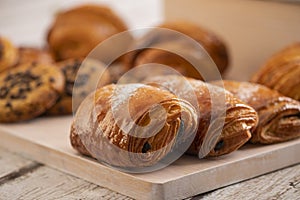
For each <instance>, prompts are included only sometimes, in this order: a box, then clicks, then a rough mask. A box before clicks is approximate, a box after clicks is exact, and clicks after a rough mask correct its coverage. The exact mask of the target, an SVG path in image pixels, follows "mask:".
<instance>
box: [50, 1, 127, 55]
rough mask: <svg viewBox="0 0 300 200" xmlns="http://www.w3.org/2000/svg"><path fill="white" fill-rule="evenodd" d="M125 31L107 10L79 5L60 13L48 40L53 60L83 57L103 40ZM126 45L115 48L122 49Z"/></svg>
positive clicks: (122, 25) (125, 28)
mask: <svg viewBox="0 0 300 200" xmlns="http://www.w3.org/2000/svg"><path fill="white" fill-rule="evenodd" d="M126 30H127V27H126V25H125V24H124V22H123V21H122V20H121V19H120V18H119V17H118V16H117V14H116V13H114V12H113V11H112V10H111V9H109V8H108V7H105V6H99V5H82V6H79V7H75V8H72V9H70V10H66V11H63V12H60V13H59V14H58V15H57V16H56V18H55V21H54V23H53V25H52V26H51V28H50V30H49V32H48V37H47V40H48V45H49V48H50V51H51V52H52V53H53V54H54V56H55V58H56V60H65V59H68V58H82V57H85V56H87V55H88V53H90V51H91V50H92V49H93V48H94V47H96V46H97V45H98V44H99V43H101V42H102V41H104V40H105V39H107V38H109V37H110V36H112V35H114V34H116V33H120V32H123V31H126ZM127 42H128V41H124V44H121V43H118V44H116V45H115V46H117V47H118V48H124V47H123V46H124V45H125V46H126V45H127ZM111 48H113V46H112V47H111ZM126 48H127V46H126Z"/></svg>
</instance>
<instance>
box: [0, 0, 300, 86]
mask: <svg viewBox="0 0 300 200" xmlns="http://www.w3.org/2000/svg"><path fill="white" fill-rule="evenodd" d="M83 3H97V4H104V5H108V6H109V7H111V8H112V9H113V10H114V11H116V13H118V15H119V16H121V17H122V19H123V20H124V21H125V22H126V23H127V25H128V26H129V28H142V27H149V26H155V25H157V24H159V23H160V22H162V21H163V20H168V21H170V20H175V19H186V20H189V21H192V22H196V23H197V24H199V25H201V26H203V27H205V28H207V29H209V30H211V31H213V32H214V33H216V34H217V35H218V36H220V37H221V38H222V39H224V41H225V43H226V45H227V47H228V50H229V54H230V64H229V66H230V68H229V69H228V70H226V74H225V75H226V76H225V77H226V78H227V79H235V80H249V78H250V77H251V76H252V74H253V73H254V72H255V71H257V69H259V68H260V66H261V65H262V64H263V63H264V62H265V61H266V60H267V59H268V58H269V57H270V56H271V55H273V54H274V53H275V52H277V51H279V50H280V49H282V48H284V47H285V46H287V45H290V44H291V43H294V42H296V41H300V26H299V24H300V2H299V1H290V0H288V1H286V0H276V1H274V0H226V1H218V0H185V1H182V0H97V1H82V0H64V1H60V0H51V1H50V0H46V1H39V0H23V1H18V0H0V35H3V36H6V37H8V38H10V39H11V40H12V41H13V43H15V44H16V45H30V46H44V44H45V43H46V42H45V37H46V33H47V31H48V28H49V26H50V24H51V21H52V20H53V18H54V16H55V13H57V12H58V11H59V10H61V9H65V8H68V7H72V6H74V5H78V4H83Z"/></svg>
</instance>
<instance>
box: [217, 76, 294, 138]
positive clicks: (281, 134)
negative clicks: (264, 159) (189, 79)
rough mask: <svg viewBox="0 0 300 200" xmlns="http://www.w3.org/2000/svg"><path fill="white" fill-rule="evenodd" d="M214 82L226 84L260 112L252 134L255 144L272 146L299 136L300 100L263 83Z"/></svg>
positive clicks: (229, 89) (231, 90) (227, 87)
mask: <svg viewBox="0 0 300 200" xmlns="http://www.w3.org/2000/svg"><path fill="white" fill-rule="evenodd" d="M213 83H214V84H217V85H223V84H224V88H226V89H227V90H228V91H230V92H231V93H233V94H234V95H235V96H236V97H238V98H239V99H241V100H242V101H244V102H245V103H247V104H248V105H250V106H251V107H253V108H254V109H255V110H256V111H257V113H258V117H259V123H258V125H257V127H256V128H255V129H254V130H253V132H252V138H251V140H250V141H251V142H252V143H261V144H273V143H278V142H284V141H287V140H291V139H295V138H298V137H300V102H299V101H296V100H294V99H292V98H289V97H285V96H283V95H282V94H280V93H278V92H277V91H275V90H272V89H269V88H267V87H265V86H263V85H260V84H255V83H248V82H237V81H227V80H224V81H219V82H213Z"/></svg>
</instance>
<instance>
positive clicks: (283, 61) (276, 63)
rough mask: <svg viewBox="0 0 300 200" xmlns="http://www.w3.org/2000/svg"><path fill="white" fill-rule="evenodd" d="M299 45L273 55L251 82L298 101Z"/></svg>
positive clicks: (299, 81)
mask: <svg viewBox="0 0 300 200" xmlns="http://www.w3.org/2000/svg"><path fill="white" fill-rule="evenodd" d="M299 77H300V43H299V42H298V43H295V44H292V45H290V46H288V47H287V48H285V49H283V50H281V51H280V52H278V53H276V54H275V55H273V56H272V57H271V58H270V59H269V60H268V61H267V62H266V63H265V64H264V65H263V66H262V67H261V69H260V70H259V71H258V72H257V73H256V74H254V76H253V77H252V79H251V82H254V83H259V84H262V85H266V86H267V87H269V88H271V89H274V90H277V91H279V92H280V93H282V94H284V95H285V96H288V97H291V98H293V99H296V100H298V101H299V100H300V78H299Z"/></svg>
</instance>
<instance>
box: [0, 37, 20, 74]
mask: <svg viewBox="0 0 300 200" xmlns="http://www.w3.org/2000/svg"><path fill="white" fill-rule="evenodd" d="M18 57H19V55H18V50H17V49H16V48H15V47H14V46H13V44H12V43H11V42H10V41H9V40H8V39H6V38H4V37H1V36H0V72H2V71H4V70H6V69H9V68H11V67H13V66H14V65H15V64H16V63H17V61H18Z"/></svg>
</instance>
